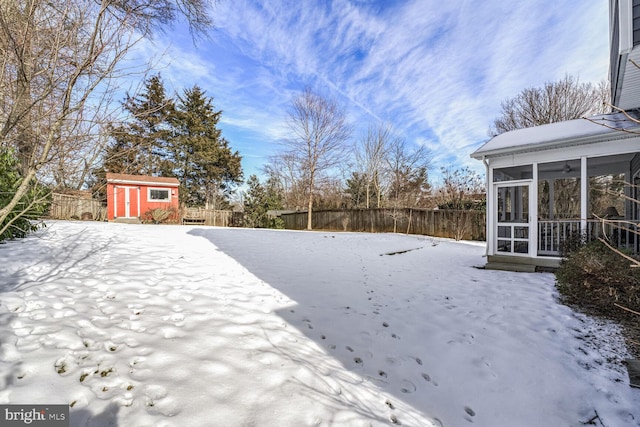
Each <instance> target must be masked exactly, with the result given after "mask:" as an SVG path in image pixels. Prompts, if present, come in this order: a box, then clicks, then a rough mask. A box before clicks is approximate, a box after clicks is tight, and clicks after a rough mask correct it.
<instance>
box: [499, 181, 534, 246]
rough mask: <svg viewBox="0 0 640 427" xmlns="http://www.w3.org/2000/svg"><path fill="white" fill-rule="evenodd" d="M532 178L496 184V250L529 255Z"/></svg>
mask: <svg viewBox="0 0 640 427" xmlns="http://www.w3.org/2000/svg"><path fill="white" fill-rule="evenodd" d="M531 185H532V183H531V181H528V182H524V183H522V182H519V183H517V184H516V183H509V184H508V183H504V184H497V185H496V188H495V190H496V191H495V205H494V206H495V218H496V223H495V224H494V227H495V228H494V230H495V234H494V236H495V238H494V243H495V248H496V250H495V253H496V254H499V255H528V254H529V246H530V243H531V242H530V236H531V235H532V233H531V215H530V214H529V194H531Z"/></svg>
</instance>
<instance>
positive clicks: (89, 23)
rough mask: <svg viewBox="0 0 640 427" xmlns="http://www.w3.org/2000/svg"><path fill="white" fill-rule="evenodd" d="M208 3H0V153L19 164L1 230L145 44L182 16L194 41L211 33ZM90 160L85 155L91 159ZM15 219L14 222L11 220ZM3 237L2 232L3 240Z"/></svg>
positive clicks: (0, 211) (0, 213) (0, 214)
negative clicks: (132, 51) (141, 43)
mask: <svg viewBox="0 0 640 427" xmlns="http://www.w3.org/2000/svg"><path fill="white" fill-rule="evenodd" d="M207 5H208V0H138V1H121V0H98V1H76V0H24V1H0V58H2V59H0V64H2V67H1V68H0V104H1V106H2V109H1V110H0V149H2V150H6V151H13V152H14V153H15V154H16V156H17V157H18V160H19V162H20V169H21V173H20V182H19V186H18V187H17V190H16V192H15V194H14V196H13V197H12V199H11V201H10V202H9V203H7V204H5V205H4V206H0V224H2V227H5V228H6V227H7V226H8V224H6V221H5V220H6V219H7V218H8V215H9V214H10V213H11V212H12V211H13V210H14V209H16V207H17V206H18V204H19V203H20V200H21V199H22V198H23V196H25V195H26V194H27V192H28V191H29V188H30V186H33V185H34V182H36V179H37V178H38V177H39V174H42V173H43V172H44V171H47V170H48V171H49V172H51V171H52V170H55V169H56V168H55V167H54V165H55V163H56V162H59V161H61V159H60V157H59V156H60V155H64V154H65V153H67V152H68V150H67V149H66V148H65V144H68V143H69V141H71V140H73V138H74V136H75V135H78V134H83V133H84V134H86V126H82V125H81V124H82V123H85V124H87V123H95V122H96V121H97V120H99V119H98V116H96V115H95V114H94V113H95V111H96V110H95V109H92V108H88V106H92V107H93V106H95V105H96V103H99V102H100V101H101V100H103V97H102V95H104V93H106V92H107V91H108V90H109V89H110V88H112V87H113V86H111V85H110V83H111V82H113V81H114V79H117V78H118V77H119V76H120V71H119V70H118V65H119V64H120V63H121V61H122V60H123V58H124V57H125V55H126V54H127V52H128V51H129V50H130V49H131V47H132V46H133V45H135V44H136V43H137V42H138V41H139V40H141V39H142V38H143V37H147V36H151V35H152V34H153V32H154V31H158V30H161V29H162V28H163V27H165V26H166V25H170V24H171V23H172V22H174V21H175V20H176V19H177V17H178V16H179V15H182V16H185V17H186V19H187V21H188V22H189V24H190V28H191V29H192V31H193V34H194V35H195V34H198V33H199V32H201V31H204V30H205V29H206V28H208V27H209V26H210V25H211V19H210V16H209V11H208V8H207ZM91 156H92V155H91V154H89V157H91ZM13 218H15V217H13ZM1 231H2V230H0V232H1Z"/></svg>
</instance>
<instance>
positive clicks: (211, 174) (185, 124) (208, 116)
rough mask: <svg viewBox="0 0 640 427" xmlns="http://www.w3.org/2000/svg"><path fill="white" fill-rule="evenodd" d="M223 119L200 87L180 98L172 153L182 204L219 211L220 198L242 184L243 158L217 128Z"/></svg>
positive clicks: (184, 93) (173, 121) (174, 125)
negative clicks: (232, 148)
mask: <svg viewBox="0 0 640 427" xmlns="http://www.w3.org/2000/svg"><path fill="white" fill-rule="evenodd" d="M221 115H222V111H215V109H214V107H213V104H212V98H210V97H207V96H206V94H205V93H204V91H203V90H202V89H200V88H199V87H198V86H197V85H196V86H194V87H193V88H192V89H185V90H184V92H183V94H182V95H181V96H180V95H179V96H178V104H177V107H176V111H175V114H174V115H173V116H172V119H171V123H172V126H173V132H174V133H173V138H172V140H171V144H170V150H171V151H172V160H173V162H174V170H173V172H174V173H175V176H177V178H178V180H179V181H180V185H181V191H180V198H181V200H180V201H181V202H182V203H186V204H188V205H191V206H202V205H204V206H206V207H213V208H217V207H218V206H216V205H217V204H218V203H217V201H218V200H219V198H220V196H223V198H224V196H227V195H228V194H229V193H230V192H231V191H232V190H233V188H234V186H235V185H237V184H239V183H240V182H242V168H241V165H240V160H241V157H240V154H239V153H238V152H237V151H236V152H232V151H231V148H230V147H229V142H228V141H227V140H226V139H225V138H223V137H222V135H221V134H222V132H221V131H220V130H219V129H218V128H217V124H218V121H219V120H220V116H221Z"/></svg>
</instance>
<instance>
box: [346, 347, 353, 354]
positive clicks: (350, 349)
mask: <svg viewBox="0 0 640 427" xmlns="http://www.w3.org/2000/svg"><path fill="white" fill-rule="evenodd" d="M345 348H346V349H347V350H349V351H350V352H351V353H353V349H352V348H351V347H350V346H346V347H345Z"/></svg>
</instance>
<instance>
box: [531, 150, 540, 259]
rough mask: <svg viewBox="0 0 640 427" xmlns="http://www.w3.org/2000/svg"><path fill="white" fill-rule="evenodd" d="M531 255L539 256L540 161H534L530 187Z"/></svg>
mask: <svg viewBox="0 0 640 427" xmlns="http://www.w3.org/2000/svg"><path fill="white" fill-rule="evenodd" d="M529 256H531V257H535V256H538V162H533V182H532V183H531V185H530V188H529Z"/></svg>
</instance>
